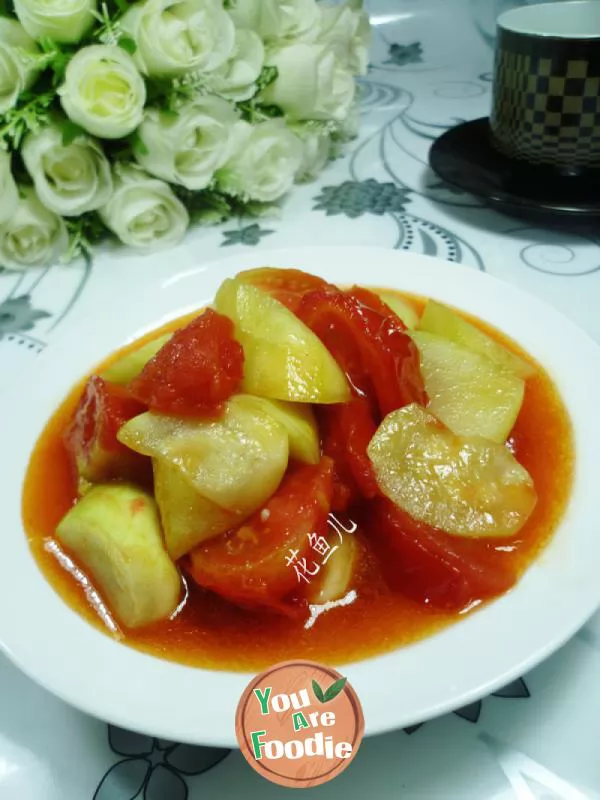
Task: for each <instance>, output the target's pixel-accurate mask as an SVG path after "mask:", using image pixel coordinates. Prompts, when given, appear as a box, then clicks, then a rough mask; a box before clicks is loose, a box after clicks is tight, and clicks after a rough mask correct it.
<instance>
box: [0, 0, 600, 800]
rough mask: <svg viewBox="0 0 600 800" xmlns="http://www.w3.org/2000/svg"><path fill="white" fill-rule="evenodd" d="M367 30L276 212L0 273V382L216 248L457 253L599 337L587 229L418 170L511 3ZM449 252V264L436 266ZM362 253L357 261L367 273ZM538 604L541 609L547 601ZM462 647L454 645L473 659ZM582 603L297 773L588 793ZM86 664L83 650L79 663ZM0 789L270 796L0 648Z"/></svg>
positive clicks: (501, 797) (405, 785)
mask: <svg viewBox="0 0 600 800" xmlns="http://www.w3.org/2000/svg"><path fill="white" fill-rule="evenodd" d="M367 5H368V7H369V10H370V12H371V16H372V22H373V26H374V31H375V36H374V44H373V51H372V55H371V66H370V68H369V72H368V75H367V77H366V78H365V79H364V80H363V81H362V82H361V84H360V96H361V111H362V128H361V136H360V139H359V140H358V141H357V142H356V143H355V144H354V146H353V148H352V150H351V152H350V153H349V155H348V156H347V157H345V158H343V159H341V160H338V161H337V162H335V163H334V164H332V165H331V166H330V167H329V168H328V169H327V170H326V171H325V173H324V174H323V175H322V177H321V179H320V180H319V182H318V183H317V184H311V185H306V186H302V187H300V188H298V189H297V190H296V191H295V193H294V194H293V195H292V197H291V198H290V200H289V201H288V202H287V203H286V205H285V207H284V209H283V211H282V213H281V216H280V217H279V218H276V219H273V218H269V219H266V218H265V219H261V220H260V221H255V222H252V221H248V220H240V221H239V222H237V223H235V222H230V223H228V224H226V225H224V226H222V227H218V228H209V229H203V230H197V231H194V232H192V233H191V234H190V235H189V236H188V238H187V239H186V241H185V242H184V244H182V245H181V246H180V247H178V248H177V249H176V250H175V251H174V252H172V253H169V255H168V256H167V257H165V256H164V255H163V256H156V257H153V258H145V259H143V258H140V257H137V256H134V255H131V254H127V253H124V252H122V251H115V252H113V253H110V254H108V253H107V254H105V255H103V256H101V257H99V258H97V259H96V261H95V262H94V264H93V266H92V267H89V266H87V267H86V266H84V265H74V266H71V267H68V268H65V267H52V268H49V269H46V270H42V271H31V272H27V273H24V274H22V275H15V274H11V273H4V274H0V298H3V299H0V367H1V369H0V379H1V380H3V381H4V382H5V385H6V384H9V383H11V382H14V381H18V380H19V374H20V371H21V370H23V369H25V368H34V363H35V362H34V359H33V357H34V356H35V355H36V354H37V353H39V352H41V351H42V350H43V349H44V348H45V347H48V346H49V347H52V343H53V340H54V338H55V336H56V335H57V334H58V333H62V334H64V335H65V336H67V339H66V340H65V339H63V340H62V341H63V346H65V344H64V343H65V341H67V345H66V346H68V334H69V332H70V331H72V332H73V336H76V331H77V324H78V320H79V319H83V318H85V316H86V315H87V314H88V312H89V311H90V310H91V309H92V308H95V309H97V308H98V307H100V308H102V307H105V308H106V309H107V317H109V315H110V298H111V294H112V293H114V291H115V287H116V288H117V290H118V291H119V292H120V293H122V294H123V295H125V296H126V297H129V296H131V297H134V296H135V292H136V290H137V289H138V288H139V287H140V285H146V286H148V285H156V286H160V285H161V284H162V282H164V281H165V280H168V278H169V277H172V276H173V275H174V274H177V273H179V272H183V271H185V270H187V269H189V268H191V267H192V266H193V265H194V264H197V263H198V262H199V261H206V262H209V261H214V260H215V259H217V258H218V257H219V256H220V255H226V254H231V252H232V250H233V248H235V249H236V250H237V252H238V253H239V255H240V263H243V257H244V252H248V251H254V250H255V249H256V248H259V247H269V248H271V247H273V248H277V247H289V246H294V245H298V246H301V245H303V244H307V243H310V244H313V245H315V244H324V245H336V244H344V245H348V244H356V245H384V246H388V247H390V248H396V249H400V250H408V251H411V252H419V253H426V254H428V255H433V256H438V257H440V258H443V259H446V260H447V261H449V262H455V263H462V264H466V265H468V266H470V267H472V268H473V269H479V270H483V271H486V272H489V273H490V274H493V275H496V276H498V277H501V278H503V279H505V280H508V281H512V282H514V283H515V284H517V285H519V286H521V287H523V288H524V289H526V290H528V291H530V292H532V293H534V294H537V295H539V296H541V297H543V298H544V299H545V300H547V301H549V302H550V303H552V304H553V305H555V306H556V307H558V308H559V309H561V310H562V311H563V312H565V313H566V314H568V315H569V316H570V317H572V318H573V319H574V320H575V321H576V322H578V323H579V324H580V325H581V326H582V327H583V328H584V329H586V330H587V331H588V332H589V333H590V334H591V335H592V336H594V337H595V338H596V339H598V340H600V314H598V311H597V308H598V298H599V297H600V246H599V245H600V241H599V239H598V238H597V237H596V236H595V235H594V233H593V231H589V230H584V229H578V230H577V231H569V230H564V229H560V228H558V227H557V226H556V225H555V224H552V225H550V226H548V227H547V228H542V227H537V225H536V224H532V223H528V222H523V221H519V220H515V219H510V218H508V217H504V216H501V215H499V214H497V213H495V212H493V211H490V210H488V209H486V208H485V207H484V206H483V205H482V204H481V203H480V202H479V201H477V200H476V199H474V198H473V197H471V196H469V195H466V194H463V193H461V192H459V191H457V190H456V189H452V188H449V187H447V186H445V185H444V184H443V183H442V182H440V180H439V179H438V178H437V177H436V176H435V175H434V174H433V173H432V172H431V171H430V170H429V169H428V167H427V151H428V148H429V146H430V144H431V142H432V141H433V140H434V139H435V138H436V137H437V136H439V135H440V134H441V133H442V132H443V131H444V130H445V129H447V128H448V127H451V126H453V125H455V124H456V123H459V122H461V121H462V120H467V119H471V118H475V117H479V116H483V115H485V114H486V113H487V112H488V110H489V106H490V88H491V77H492V76H491V68H492V57H493V46H494V20H495V18H496V17H497V15H498V14H499V13H500V12H501V11H503V10H504V9H505V8H508V7H510V6H512V5H514V3H513V2H512V0H371V2H370V4H369V3H367ZM448 269H452V266H451V265H449V266H448ZM367 274H368V273H367V267H365V277H366V276H367ZM548 613H552V609H551V608H549V610H548ZM476 657H477V654H476V653H465V659H468V658H476ZM599 679H600V615H597V616H596V617H595V618H594V619H593V620H592V621H591V622H590V623H589V624H588V625H587V626H586V627H585V628H584V629H583V630H581V631H580V632H579V633H578V634H577V635H576V636H575V637H574V638H573V639H572V640H571V641H570V642H569V643H568V644H567V645H566V646H565V647H564V648H563V649H562V650H561V651H560V652H558V653H557V654H556V655H555V656H553V657H552V658H550V659H549V660H548V661H547V662H545V663H544V664H542V665H541V666H540V667H538V668H537V669H535V670H533V671H532V672H531V673H530V674H528V675H525V676H524V677H523V678H522V679H521V680H518V681H516V682H514V683H513V684H511V685H510V686H507V687H506V688H505V689H504V690H502V691H499V692H496V693H495V694H494V695H493V696H491V697H489V698H487V699H485V700H483V701H481V702H478V703H474V704H472V705H470V706H468V707H466V708H462V709H459V710H457V711H456V712H455V713H454V714H450V715H448V716H445V717H442V718H441V719H438V720H435V721H433V722H429V723H427V724H425V725H422V726H417V727H413V728H410V729H407V730H399V731H396V732H394V733H390V734H387V735H385V736H379V737H374V738H371V739H368V740H366V741H365V742H364V743H363V745H362V747H361V751H360V753H359V755H358V757H357V758H356V760H355V761H354V762H353V763H352V765H351V766H350V767H349V769H348V770H347V771H346V772H345V773H344V774H342V775H341V776H340V777H338V778H337V779H336V780H335V781H334V782H333V783H331V784H328V785H325V786H323V787H320V788H317V789H312V790H310V791H311V793H312V796H314V797H315V798H317V797H318V798H323V799H325V798H338V797H344V798H347V799H348V800H358V798H364V797H366V796H369V797H375V798H377V799H378V800H387V798H390V800H391V798H457V800H458V799H460V800H470V799H472V800H488V799H490V800H491V798H494V800H509V798H510V799H513V798H514V799H516V800H534V798H535V799H536V800H542V799H543V800H556V799H557V798H564V800H579V799H580V798H600V758H599V757H598V743H599V742H600V686H599V683H598V681H599ZM90 681H93V665H90ZM0 698H1V709H2V712H1V714H0V800H133V799H134V798H141V799H143V800H186V799H189V800H200V798H217V797H219V798H221V797H222V798H241V797H244V798H255V797H256V798H259V797H260V798H264V800H268V798H280V797H282V796H283V795H284V794H289V793H290V792H291V791H292V790H289V789H282V788H279V787H276V786H274V785H271V784H268V783H267V782H266V781H264V780H263V779H262V778H260V777H259V776H258V775H256V774H255V773H254V771H253V770H251V769H250V767H249V766H248V765H247V764H246V763H245V762H244V760H243V759H242V757H241V755H240V754H239V753H238V752H229V751H223V750H213V749H206V748H194V747H189V746H185V745H178V744H177V743H173V742H163V741H159V740H156V739H152V738H151V737H146V736H140V735H138V734H133V733H129V732H127V731H123V730H120V729H116V728H114V727H111V726H107V725H106V724H104V723H102V722H100V721H97V720H93V719H90V718H89V717H86V716H85V715H83V714H81V713H79V712H78V711H75V710H74V709H72V708H70V707H69V706H66V705H65V704H63V703H62V702H60V701H59V700H56V699H55V698H54V697H52V696H51V695H49V694H47V693H46V692H45V691H44V690H42V689H40V688H38V687H37V686H36V685H34V684H33V683H31V682H30V681H29V680H28V679H27V678H25V677H24V676H23V675H21V674H20V673H19V672H18V671H17V670H16V669H15V668H14V667H13V666H12V665H11V664H10V663H9V662H8V661H7V660H5V659H3V658H2V659H0Z"/></svg>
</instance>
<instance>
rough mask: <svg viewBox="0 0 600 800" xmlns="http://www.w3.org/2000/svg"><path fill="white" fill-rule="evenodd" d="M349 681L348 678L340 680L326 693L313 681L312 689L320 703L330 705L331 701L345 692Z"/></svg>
mask: <svg viewBox="0 0 600 800" xmlns="http://www.w3.org/2000/svg"><path fill="white" fill-rule="evenodd" d="M347 680H348V678H340V679H339V680H337V681H335V682H334V683H332V684H331V686H330V687H329V688H328V689H327V690H326V691H325V692H323V689H321V687H320V686H319V684H318V683H317V682H316V681H313V682H312V688H313V692H314V693H315V697H316V698H317V700H318V701H319V702H320V703H328V702H329V701H330V700H334V699H335V698H336V697H337V696H338V694H339V693H340V692H341V691H342V690H343V688H344V686H345V685H346V681H347Z"/></svg>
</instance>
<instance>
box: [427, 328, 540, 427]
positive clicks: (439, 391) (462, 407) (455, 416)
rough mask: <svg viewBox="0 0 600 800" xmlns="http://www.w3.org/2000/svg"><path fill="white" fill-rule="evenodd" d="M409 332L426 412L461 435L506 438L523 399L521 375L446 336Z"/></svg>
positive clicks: (523, 391)
mask: <svg viewBox="0 0 600 800" xmlns="http://www.w3.org/2000/svg"><path fill="white" fill-rule="evenodd" d="M411 336H412V338H413V340H414V341H415V343H416V345H417V347H418V348H419V356H420V360H421V373H422V375H423V380H424V382H425V389H426V391H427V394H428V396H429V409H430V410H431V412H432V413H433V414H435V416H436V417H438V418H439V419H440V420H441V421H442V422H443V423H444V424H445V425H447V426H448V427H449V428H450V430H452V431H454V433H457V434H460V435H461V436H485V437H486V438H487V439H491V440H492V441H494V442H505V441H506V438H507V437H508V435H509V433H510V431H511V430H512V427H513V425H514V424H515V421H516V419H517V417H518V416H519V411H520V410H521V406H522V404H523V397H524V395H525V382H524V381H523V379H522V378H518V377H517V376H516V375H515V374H514V373H512V372H509V371H507V370H505V369H503V368H501V367H499V366H497V365H496V364H494V362H493V361H490V359H489V358H488V357H487V356H483V355H480V354H479V353H475V352H473V351H472V350H467V349H466V348H464V347H461V346H460V345H458V344H455V343H454V342H451V341H450V340H449V339H443V338H441V337H440V336H434V335H433V334H431V333H424V332H422V331H415V332H413V333H412V334H411Z"/></svg>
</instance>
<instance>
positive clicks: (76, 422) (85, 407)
mask: <svg viewBox="0 0 600 800" xmlns="http://www.w3.org/2000/svg"><path fill="white" fill-rule="evenodd" d="M144 411H146V407H145V406H144V404H143V403H140V401H139V400H136V399H135V398H133V397H131V396H130V395H129V394H128V393H127V391H126V390H125V389H123V387H121V386H119V385H117V384H116V383H110V382H109V381H105V380H103V379H102V378H100V377H99V376H98V375H92V377H91V378H90V379H89V380H88V382H87V383H86V385H85V388H84V390H83V393H82V395H81V398H80V400H79V403H78V405H77V408H76V409H75V413H74V415H73V418H72V420H71V423H70V425H69V426H68V428H67V429H66V431H65V434H64V442H65V446H66V448H67V451H68V453H69V455H70V457H71V459H72V461H73V464H74V466H75V469H76V470H77V473H78V475H79V476H80V477H82V478H84V479H85V480H87V481H90V482H92V483H96V482H99V481H105V480H110V479H112V478H128V479H137V478H140V477H141V476H147V474H149V472H150V461H149V459H147V458H144V457H143V456H140V455H138V454H137V453H134V452H133V451H132V450H130V449H129V448H128V447H125V445H123V444H121V442H119V441H118V439H117V431H118V430H119V428H120V427H121V426H122V425H124V424H125V423H126V422H127V421H128V420H130V419H132V418H133V417H137V416H138V414H142V413H143V412H144Z"/></svg>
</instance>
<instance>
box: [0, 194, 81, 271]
mask: <svg viewBox="0 0 600 800" xmlns="http://www.w3.org/2000/svg"><path fill="white" fill-rule="evenodd" d="M68 243H69V237H68V235H67V229H66V227H65V223H64V220H63V219H62V218H61V217H59V216H58V215H57V214H54V213H53V212H52V211H50V210H48V209H47V208H44V206H43V205H42V203H41V202H40V201H39V199H38V197H37V196H36V193H35V191H34V189H32V188H31V187H30V186H21V187H20V188H19V196H18V202H17V205H16V207H15V209H14V212H13V214H12V215H11V217H10V219H9V220H8V222H5V223H4V225H0V266H2V267H6V269H13V270H22V269H26V268H27V267H39V266H44V265H45V264H51V263H52V262H53V261H55V260H56V259H57V258H58V256H60V255H62V253H64V252H65V250H66V249H67V246H68Z"/></svg>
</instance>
